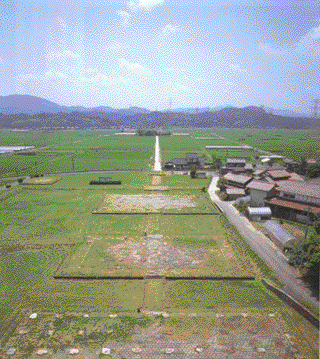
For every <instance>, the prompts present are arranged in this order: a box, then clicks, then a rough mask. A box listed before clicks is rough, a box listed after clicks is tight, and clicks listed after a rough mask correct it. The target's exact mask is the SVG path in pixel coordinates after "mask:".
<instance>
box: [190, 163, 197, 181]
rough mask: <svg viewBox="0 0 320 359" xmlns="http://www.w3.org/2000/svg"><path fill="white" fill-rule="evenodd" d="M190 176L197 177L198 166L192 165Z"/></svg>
mask: <svg viewBox="0 0 320 359" xmlns="http://www.w3.org/2000/svg"><path fill="white" fill-rule="evenodd" d="M190 177H191V178H196V177H197V167H196V166H192V167H191V171H190Z"/></svg>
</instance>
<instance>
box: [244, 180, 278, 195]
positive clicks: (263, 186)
mask: <svg viewBox="0 0 320 359" xmlns="http://www.w3.org/2000/svg"><path fill="white" fill-rule="evenodd" d="M274 186H275V185H274V184H271V183H266V182H261V181H255V180H253V181H251V182H250V183H249V184H248V185H247V187H248V188H250V189H256V190H258V191H266V192H269V191H271V190H272V188H274Z"/></svg>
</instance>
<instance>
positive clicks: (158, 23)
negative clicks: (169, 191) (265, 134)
mask: <svg viewBox="0 0 320 359" xmlns="http://www.w3.org/2000/svg"><path fill="white" fill-rule="evenodd" d="M10 94H27V95H32V96H38V97H42V98H45V99H48V100H50V101H54V102H56V103H58V104H61V105H67V106H71V105H80V106H86V107H91V106H110V107H114V108H127V107H130V106H139V107H144V108H148V109H150V110H167V109H171V108H181V107H198V108H203V107H216V106H224V105H233V106H237V107H244V106H251V105H254V106H260V105H263V106H266V107H271V108H275V109H290V110H293V111H298V112H302V113H306V114H310V112H311V105H312V100H313V99H316V98H320V5H319V1H318V0H317V1H314V0H290V1H286V0H276V1H271V0H264V1H262V0H237V1H236V0H212V1H206V0H201V1H199V0H198V1H196V0H180V1H179V0H127V1H120V0H118V1H116V0H113V1H112V0H110V1H107V0H81V1H80V0H64V1H62V0H52V1H48V0H33V1H31V0H24V1H15V0H1V2H0V95H1V96H5V95H10Z"/></svg>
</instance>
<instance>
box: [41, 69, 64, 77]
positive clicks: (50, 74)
mask: <svg viewBox="0 0 320 359" xmlns="http://www.w3.org/2000/svg"><path fill="white" fill-rule="evenodd" d="M45 75H46V76H47V77H51V78H58V79H66V78H68V76H67V75H66V74H64V73H63V72H60V71H52V70H49V71H46V72H45Z"/></svg>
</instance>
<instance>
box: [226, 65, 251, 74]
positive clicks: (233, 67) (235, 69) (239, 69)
mask: <svg viewBox="0 0 320 359" xmlns="http://www.w3.org/2000/svg"><path fill="white" fill-rule="evenodd" d="M229 69H230V70H231V71H232V72H236V73H244V72H247V69H243V68H242V67H241V66H240V65H239V64H231V65H229Z"/></svg>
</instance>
